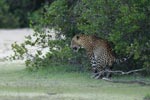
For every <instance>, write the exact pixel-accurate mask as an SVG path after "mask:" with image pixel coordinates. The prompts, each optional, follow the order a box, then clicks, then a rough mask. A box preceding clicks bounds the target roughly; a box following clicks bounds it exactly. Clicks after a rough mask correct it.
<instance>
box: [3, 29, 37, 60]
mask: <svg viewBox="0 0 150 100" xmlns="http://www.w3.org/2000/svg"><path fill="white" fill-rule="evenodd" d="M33 33H34V31H33V30H32V29H28V28H25V29H0V59H2V58H4V57H7V56H10V55H11V54H13V52H12V50H11V44H12V43H14V42H17V43H21V42H23V41H24V40H25V36H28V35H30V34H33Z"/></svg>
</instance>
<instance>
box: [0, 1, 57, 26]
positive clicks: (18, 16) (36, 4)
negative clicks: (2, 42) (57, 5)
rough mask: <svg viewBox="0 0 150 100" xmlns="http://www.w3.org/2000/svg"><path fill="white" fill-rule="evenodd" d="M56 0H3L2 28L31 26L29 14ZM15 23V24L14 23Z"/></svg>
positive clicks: (0, 24) (1, 12)
mask: <svg viewBox="0 0 150 100" xmlns="http://www.w3.org/2000/svg"><path fill="white" fill-rule="evenodd" d="M53 1H54V0H1V1H0V7H1V8H0V28H18V27H20V28H23V27H29V22H30V19H29V16H30V14H32V13H33V12H34V11H36V10H38V9H40V8H41V7H42V6H43V5H44V4H50V3H51V2H53ZM12 23H13V24H12Z"/></svg>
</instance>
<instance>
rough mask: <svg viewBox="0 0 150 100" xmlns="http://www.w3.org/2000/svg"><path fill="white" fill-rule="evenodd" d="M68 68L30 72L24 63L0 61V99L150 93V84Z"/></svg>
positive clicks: (135, 99)
mask: <svg viewBox="0 0 150 100" xmlns="http://www.w3.org/2000/svg"><path fill="white" fill-rule="evenodd" d="M58 69H59V70H60V71H58ZM69 70H71V67H70V66H59V67H58V68H56V67H52V68H49V69H47V70H44V69H41V70H39V71H37V72H29V71H27V70H25V66H24V64H21V63H0V100H143V99H144V97H145V96H147V95H149V94H150V86H141V85H138V84H121V83H109V82H106V81H104V80H95V79H91V78H90V74H89V73H87V72H82V73H81V72H75V71H74V70H72V71H69ZM117 78H121V79H130V80H131V79H133V77H115V78H114V79H117ZM137 78H140V77H137ZM145 79H146V80H150V79H149V78H145Z"/></svg>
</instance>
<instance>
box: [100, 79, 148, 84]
mask: <svg viewBox="0 0 150 100" xmlns="http://www.w3.org/2000/svg"><path fill="white" fill-rule="evenodd" d="M102 79H103V80H105V81H107V82H112V83H125V84H140V85H147V86H150V82H144V81H141V80H131V81H124V80H112V79H109V78H102Z"/></svg>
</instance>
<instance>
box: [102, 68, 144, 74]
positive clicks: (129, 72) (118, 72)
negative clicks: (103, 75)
mask: <svg viewBox="0 0 150 100" xmlns="http://www.w3.org/2000/svg"><path fill="white" fill-rule="evenodd" d="M144 70H145V68H141V69H136V70H130V71H128V72H123V71H121V70H117V71H111V70H106V71H104V72H108V73H113V74H115V73H116V74H121V75H128V74H131V73H134V72H140V71H144Z"/></svg>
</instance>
